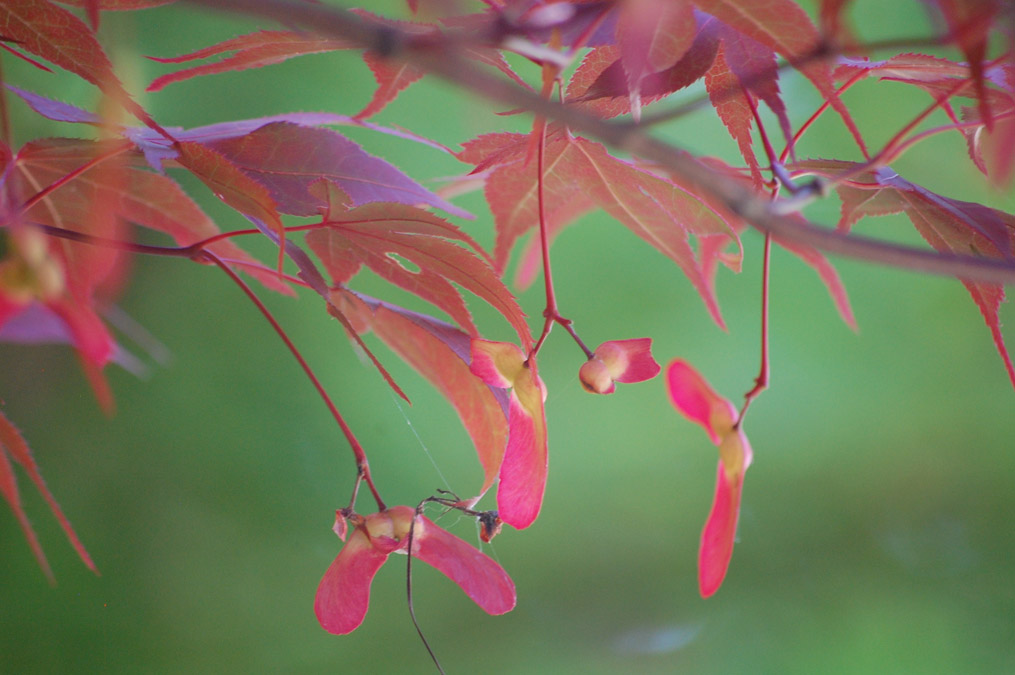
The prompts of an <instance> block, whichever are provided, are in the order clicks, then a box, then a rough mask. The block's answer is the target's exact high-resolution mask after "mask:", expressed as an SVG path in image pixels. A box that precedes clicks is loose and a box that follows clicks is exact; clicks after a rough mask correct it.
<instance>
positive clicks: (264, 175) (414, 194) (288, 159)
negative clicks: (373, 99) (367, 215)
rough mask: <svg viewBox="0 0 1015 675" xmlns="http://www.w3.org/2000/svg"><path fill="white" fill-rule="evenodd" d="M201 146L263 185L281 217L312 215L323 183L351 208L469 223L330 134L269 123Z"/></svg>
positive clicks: (462, 213) (457, 211)
mask: <svg viewBox="0 0 1015 675" xmlns="http://www.w3.org/2000/svg"><path fill="white" fill-rule="evenodd" d="M202 144H203V145H204V146H205V147H207V148H210V149H212V150H214V151H215V152H217V153H219V154H220V155H222V156H223V157H225V158H228V160H229V161H230V162H231V163H232V164H234V165H236V166H237V167H239V168H240V169H242V171H243V173H244V174H245V175H247V176H249V177H250V178H251V179H253V180H255V181H256V182H257V183H258V184H260V185H263V186H264V187H265V188H266V189H267V190H268V191H269V193H270V195H271V197H272V199H273V200H274V201H275V203H276V204H277V205H278V208H279V210H280V211H281V212H283V213H291V214H294V215H299V216H312V215H316V214H317V213H318V212H319V210H320V208H321V207H322V206H324V203H323V202H322V201H321V200H320V199H319V198H315V197H314V196H313V195H312V194H311V193H310V192H309V189H310V186H311V185H312V184H313V183H315V182H317V181H320V180H322V179H324V180H328V181H331V182H333V183H336V184H337V185H339V186H340V187H341V188H342V190H344V191H345V192H346V193H347V194H348V195H349V196H350V197H351V198H352V202H353V204H357V205H359V204H366V203H368V202H396V203H399V204H429V205H431V206H435V207H437V208H440V209H443V210H444V211H447V212H448V213H452V214H454V215H456V216H460V217H463V218H468V217H469V213H468V212H467V211H463V210H462V209H460V208H458V207H456V206H454V205H453V204H450V203H448V202H446V201H445V200H443V199H441V198H440V197H438V196H436V195H435V194H433V193H432V192H430V191H429V190H426V189H425V188H423V187H422V186H421V185H419V184H418V183H416V182H415V181H413V180H412V179H411V178H409V177H408V176H406V175H405V174H404V173H402V172H401V171H399V170H398V169H396V168H395V167H393V166H392V165H391V164H388V163H387V162H385V161H384V160H381V159H378V158H376V157H372V156H370V155H368V154H367V153H365V152H363V150H362V149H360V147H359V146H358V145H356V144H355V143H353V142H352V141H350V140H348V139H346V138H345V137H343V136H341V135H339V134H338V133H336V132H334V131H331V130H330V129H321V128H317V127H307V126H302V125H298V124H291V123H288V122H272V123H269V124H266V125H263V126H260V127H259V128H257V129H255V130H253V131H251V132H250V133H246V134H244V135H241V136H236V137H228V138H223V139H221V140H216V139H213V138H207V137H206V140H204V141H202Z"/></svg>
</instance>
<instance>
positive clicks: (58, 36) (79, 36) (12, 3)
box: [0, 0, 126, 96]
mask: <svg viewBox="0 0 1015 675" xmlns="http://www.w3.org/2000/svg"><path fill="white" fill-rule="evenodd" d="M0 35H2V36H4V37H5V38H7V39H12V40H16V41H17V43H18V45H19V46H20V47H21V48H23V49H26V50H27V51H29V52H31V53H32V54H35V55H37V56H41V57H42V58H44V59H46V60H47V61H49V62H51V63H54V64H56V65H57V66H60V67H61V68H63V69H65V70H69V71H70V72H72V73H74V74H75V75H78V76H80V77H82V78H84V79H85V80H87V81H89V82H91V83H92V84H94V85H96V86H98V87H99V88H100V89H103V90H107V91H110V92H112V91H119V92H122V95H123V96H126V92H124V91H123V85H121V84H120V81H119V80H118V79H117V78H116V75H114V74H113V66H112V64H111V63H110V61H109V58H108V57H107V56H106V53H105V52H104V51H103V50H102V47H101V45H99V43H98V41H97V40H96V39H95V36H94V34H93V33H92V31H91V30H89V28H88V26H86V25H85V24H84V23H83V22H82V21H81V20H80V19H78V18H77V17H76V16H74V15H73V14H72V13H71V12H68V11H67V10H66V9H63V8H62V7H59V6H57V5H55V4H53V3H51V2H47V0H5V2H3V3H0Z"/></svg>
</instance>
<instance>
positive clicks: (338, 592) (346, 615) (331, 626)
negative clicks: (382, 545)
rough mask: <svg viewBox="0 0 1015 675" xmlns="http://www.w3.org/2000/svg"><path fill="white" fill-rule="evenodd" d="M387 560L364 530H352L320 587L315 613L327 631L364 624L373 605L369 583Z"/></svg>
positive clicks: (338, 632) (347, 630) (339, 631)
mask: <svg viewBox="0 0 1015 675" xmlns="http://www.w3.org/2000/svg"><path fill="white" fill-rule="evenodd" d="M387 559H388V555H387V554H386V553H382V552H380V551H378V550H377V549H375V548H374V547H373V545H372V544H371V543H370V538H369V537H367V535H366V533H364V532H363V530H361V529H358V528H357V529H356V530H355V531H353V533H352V535H351V536H350V537H349V540H348V541H347V542H346V543H345V546H343V547H342V550H341V551H339V553H338V556H337V557H336V558H335V560H334V562H332V563H331V566H330V567H328V571H327V572H325V573H324V578H322V579H321V583H320V585H319V586H318V587H317V596H316V598H315V599H314V612H315V613H316V614H317V620H318V621H319V622H320V624H321V627H322V628H323V629H324V630H326V631H328V632H329V633H335V634H336V635H345V634H346V633H351V632H352V631H354V630H356V629H357V628H358V627H359V625H360V624H361V623H363V617H365V616H366V614H367V608H368V607H369V605H370V583H371V582H372V581H373V579H374V576H375V575H376V574H377V570H379V569H380V568H381V565H383V564H384V561H385V560H387Z"/></svg>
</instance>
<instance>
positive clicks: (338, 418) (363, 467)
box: [202, 251, 387, 511]
mask: <svg viewBox="0 0 1015 675" xmlns="http://www.w3.org/2000/svg"><path fill="white" fill-rule="evenodd" d="M202 255H203V256H204V257H205V258H207V259H208V260H211V261H212V262H213V263H215V264H216V265H218V267H219V269H221V270H222V271H223V272H225V273H226V274H227V275H228V276H229V278H230V279H232V280H233V282H234V283H235V284H236V285H237V286H239V287H240V289H241V290H242V291H243V292H244V293H245V294H246V295H247V297H248V298H249V299H250V301H251V302H253V303H254V305H255V306H256V307H257V309H258V311H260V312H261V314H262V315H263V316H264V318H265V319H266V320H267V321H268V323H269V324H271V327H272V328H274V329H275V332H276V333H277V334H278V336H279V337H280V338H281V339H282V342H284V343H285V346H286V347H287V348H288V349H289V352H290V353H291V354H292V355H293V357H294V358H295V359H296V361H297V362H298V363H299V364H300V368H302V369H303V372H304V373H305V374H306V376H307V378H308V379H309V380H310V382H311V384H313V385H314V388H315V389H317V393H318V395H320V397H321V400H323V401H324V404H325V405H326V406H327V407H328V410H329V411H330V412H331V416H332V417H334V418H335V422H337V423H338V426H339V428H340V429H341V430H342V433H343V434H344V435H345V438H346V440H347V441H348V442H349V447H350V448H352V452H353V455H355V457H356V468H357V470H358V471H359V472H360V473H361V474H362V476H363V482H365V483H366V484H367V487H369V488H370V492H371V494H373V496H374V501H375V502H377V508H378V510H380V511H383V510H385V509H386V508H387V506H385V504H384V500H383V499H381V495H380V494H379V493H378V492H377V488H376V486H375V485H374V481H373V478H372V477H371V475H370V464H369V462H368V461H367V455H366V451H365V450H364V449H363V446H362V445H360V442H359V441H358V440H357V439H356V436H355V435H354V434H353V433H352V429H351V428H350V427H349V425H348V424H347V423H346V421H345V419H344V418H343V417H342V414H341V413H340V412H338V408H337V407H336V406H335V403H334V401H332V400H331V396H329V395H328V392H327V391H325V389H324V386H323V385H322V384H321V381H320V380H318V379H317V375H316V374H315V373H314V371H313V369H312V368H311V367H310V365H309V364H308V363H307V361H306V359H304V358H303V354H301V353H300V350H299V349H297V347H296V345H295V344H294V343H293V341H292V340H291V339H290V338H289V335H288V334H287V333H286V332H285V330H284V329H283V328H282V325H281V324H280V323H279V322H278V320H277V319H275V317H274V316H273V315H272V313H271V311H270V310H269V309H268V308H267V306H265V304H264V303H263V302H262V301H261V299H260V298H259V297H257V294H256V293H254V291H253V289H251V288H250V286H249V285H247V283H246V282H245V281H244V280H243V279H241V278H240V276H239V275H238V274H237V273H236V272H234V271H233V270H232V269H231V268H230V267H229V265H227V264H226V263H225V262H224V261H223V260H222V259H221V258H219V257H218V256H217V255H215V254H214V253H212V252H211V251H204V252H203V254H202Z"/></svg>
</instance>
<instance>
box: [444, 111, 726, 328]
mask: <svg viewBox="0 0 1015 675" xmlns="http://www.w3.org/2000/svg"><path fill="white" fill-rule="evenodd" d="M527 143H528V137H527V136H524V135H520V134H494V135H489V136H481V137H479V138H478V139H475V140H473V141H470V142H469V143H466V144H465V149H464V150H463V152H462V153H461V154H460V155H459V158H460V159H462V160H463V161H465V162H469V163H471V164H476V165H477V168H478V169H480V170H488V171H490V173H489V175H488V176H487V178H486V187H485V192H486V196H487V201H488V202H489V203H490V208H491V210H492V211H493V214H494V219H495V221H496V224H497V242H496V246H495V248H494V265H495V269H497V270H498V271H501V270H503V269H504V266H505V265H506V263H507V259H508V256H509V255H510V252H511V249H512V248H513V246H514V244H515V242H516V241H517V240H518V238H519V237H520V236H521V235H523V234H524V233H526V232H527V231H529V230H530V229H532V228H534V227H536V226H537V225H538V223H539V208H538V182H539V176H538V171H537V163H536V162H532V161H526V156H525V147H526V145H527ZM542 180H543V190H544V194H545V195H546V201H547V202H548V203H550V204H562V205H567V206H564V207H562V208H561V210H559V211H556V212H554V213H552V214H551V216H550V223H549V226H550V229H551V231H554V232H555V231H557V230H558V229H559V228H561V227H563V226H564V225H566V224H567V223H566V222H565V220H564V218H560V219H559V220H558V219H557V218H558V217H560V216H563V217H566V219H571V218H574V217H576V216H578V215H580V214H581V213H582V212H583V210H588V208H591V207H592V206H593V205H595V206H599V207H601V208H603V209H604V210H605V211H606V212H607V213H609V214H610V215H611V216H613V217H614V218H615V219H616V220H617V221H619V222H620V223H621V224H623V225H624V226H626V227H627V228H628V229H630V230H631V231H632V232H634V233H635V234H636V235H638V236H639V237H640V238H642V239H644V240H645V241H647V242H648V243H649V244H651V245H652V246H653V247H654V248H656V249H657V250H659V251H660V252H661V253H663V254H664V255H666V256H667V257H668V258H670V260H672V261H673V262H675V263H676V264H677V265H678V266H679V267H680V268H681V270H683V272H684V273H685V274H686V275H687V277H688V278H689V279H690V280H691V283H692V284H693V285H694V287H695V289H696V290H697V291H698V292H699V294H700V295H701V296H702V299H703V300H704V302H705V305H706V307H707V308H708V310H709V312H710V314H711V315H712V317H713V318H714V319H715V320H716V322H717V323H719V324H720V325H722V318H721V316H720V313H719V307H718V303H717V301H716V299H715V296H714V295H713V293H712V290H711V287H710V285H709V283H708V281H707V280H706V279H705V277H704V275H703V273H702V269H701V265H700V263H699V262H698V261H697V260H696V258H695V255H694V252H693V250H692V249H691V246H690V244H689V243H688V234H689V233H693V234H695V235H704V234H725V235H727V236H730V237H731V238H734V239H735V234H734V233H733V230H732V228H731V227H730V225H729V224H728V223H727V222H726V221H725V220H724V219H723V217H721V216H720V215H719V213H717V212H716V211H715V210H714V209H712V208H710V207H709V206H708V205H706V204H705V203H704V202H702V201H701V200H700V199H698V198H697V197H696V196H695V195H694V194H692V193H691V192H688V191H687V190H685V189H684V188H682V187H681V186H678V185H677V184H675V183H673V182H671V181H667V180H665V179H663V178H661V177H659V176H656V175H654V174H651V173H649V172H647V171H644V170H642V169H639V168H638V167H635V166H634V165H632V164H630V163H628V162H625V161H623V160H619V159H617V158H615V157H613V156H611V155H610V154H609V153H607V152H606V149H605V148H604V147H603V146H602V145H600V144H598V143H594V142H592V141H588V140H586V139H584V138H580V137H574V136H571V135H570V134H569V133H567V132H566V131H563V130H560V129H559V128H558V129H556V130H551V131H550V133H549V135H548V137H547V140H546V151H545V163H544V174H543V177H542ZM579 206H581V207H588V208H585V209H582V208H579Z"/></svg>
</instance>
